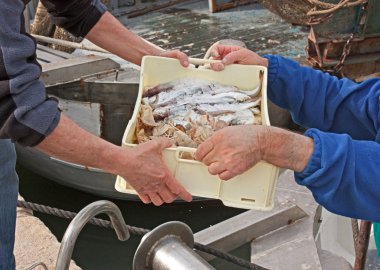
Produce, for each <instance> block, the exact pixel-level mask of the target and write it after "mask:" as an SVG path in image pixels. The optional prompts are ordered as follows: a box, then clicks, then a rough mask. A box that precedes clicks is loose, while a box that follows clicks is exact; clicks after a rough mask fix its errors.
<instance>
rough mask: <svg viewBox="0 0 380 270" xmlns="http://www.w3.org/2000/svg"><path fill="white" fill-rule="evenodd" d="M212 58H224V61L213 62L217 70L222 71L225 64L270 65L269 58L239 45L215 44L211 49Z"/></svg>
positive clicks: (212, 66) (214, 68) (213, 67)
mask: <svg viewBox="0 0 380 270" xmlns="http://www.w3.org/2000/svg"><path fill="white" fill-rule="evenodd" d="M210 55H211V57H212V59H215V60H222V63H216V64H211V68H212V69H213V70H215V71H221V70H223V69H224V67H225V65H230V64H242V65H259V66H265V67H268V60H267V59H266V58H263V57H261V56H259V55H258V54H257V53H254V52H253V51H250V50H248V49H245V48H242V47H239V46H226V45H218V44H217V45H215V46H213V47H211V49H210Z"/></svg>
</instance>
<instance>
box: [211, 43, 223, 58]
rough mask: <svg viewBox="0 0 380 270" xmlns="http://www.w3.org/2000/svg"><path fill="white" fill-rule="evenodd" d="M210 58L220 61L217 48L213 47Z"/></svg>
mask: <svg viewBox="0 0 380 270" xmlns="http://www.w3.org/2000/svg"><path fill="white" fill-rule="evenodd" d="M210 56H211V57H213V59H220V58H221V56H220V54H219V51H218V46H214V47H213V48H212V49H211V52H210Z"/></svg>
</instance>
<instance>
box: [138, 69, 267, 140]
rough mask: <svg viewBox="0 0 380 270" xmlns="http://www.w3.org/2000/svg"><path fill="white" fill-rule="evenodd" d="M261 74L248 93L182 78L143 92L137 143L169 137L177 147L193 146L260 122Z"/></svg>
mask: <svg viewBox="0 0 380 270" xmlns="http://www.w3.org/2000/svg"><path fill="white" fill-rule="evenodd" d="M263 77H264V73H263V72H260V74H259V84H258V85H257V86H256V87H255V88H254V89H252V90H246V91H243V90H240V89H239V88H237V87H236V86H229V85H223V84H219V83H215V82H212V81H207V80H203V79H197V78H182V79H179V80H175V81H171V82H168V83H163V84H160V85H157V86H154V87H151V88H149V89H147V90H146V91H145V92H144V95H143V98H142V102H141V103H142V105H141V110H140V116H139V119H138V121H137V123H138V124H137V126H136V136H137V139H138V141H139V142H143V141H146V140H149V139H153V138H157V137H168V138H172V139H173V141H174V144H175V145H177V146H188V147H197V146H198V145H199V144H200V143H202V142H203V141H205V140H206V139H207V138H209V137H210V136H212V134H213V133H214V132H215V131H217V130H220V129H222V128H224V127H227V126H231V125H252V124H260V123H261V111H260V107H259V106H260V102H261V97H260V93H261V91H262V86H263Z"/></svg>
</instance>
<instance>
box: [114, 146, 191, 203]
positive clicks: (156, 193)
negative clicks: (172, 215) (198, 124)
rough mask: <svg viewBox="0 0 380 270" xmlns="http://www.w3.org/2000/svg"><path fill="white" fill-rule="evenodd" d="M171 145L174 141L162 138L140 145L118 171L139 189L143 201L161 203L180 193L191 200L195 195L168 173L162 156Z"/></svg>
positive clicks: (171, 199) (169, 201) (169, 200)
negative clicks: (122, 168)
mask: <svg viewBox="0 0 380 270" xmlns="http://www.w3.org/2000/svg"><path fill="white" fill-rule="evenodd" d="M171 145H172V142H171V140H169V139H166V138H162V139H161V138H160V139H156V140H153V141H149V142H146V143H143V144H140V145H139V146H137V147H136V148H135V149H133V150H132V151H133V152H132V156H128V160H124V164H125V163H127V166H125V168H124V172H123V173H119V174H120V175H121V176H122V177H124V179H125V180H127V181H128V183H129V184H130V185H131V186H132V187H133V188H134V189H135V190H136V191H137V193H138V195H139V197H140V199H141V200H142V201H143V202H144V203H150V202H153V204H154V205H157V206H159V205H161V204H163V203H164V202H166V203H171V202H173V201H174V200H175V199H176V198H177V196H179V197H181V198H182V199H183V200H185V201H188V202H190V201H191V200H192V197H191V195H190V193H188V192H187V191H186V190H185V188H184V187H183V186H182V185H180V184H179V183H178V182H177V180H176V179H175V178H174V177H173V175H172V174H171V173H170V172H169V170H168V168H167V167H166V166H165V164H164V162H163V159H162V150H163V149H165V148H167V147H170V146H171Z"/></svg>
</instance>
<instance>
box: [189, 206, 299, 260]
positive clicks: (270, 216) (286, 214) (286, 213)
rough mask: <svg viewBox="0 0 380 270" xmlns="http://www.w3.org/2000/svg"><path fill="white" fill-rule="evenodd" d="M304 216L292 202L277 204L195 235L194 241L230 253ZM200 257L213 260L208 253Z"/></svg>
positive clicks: (252, 211)
mask: <svg viewBox="0 0 380 270" xmlns="http://www.w3.org/2000/svg"><path fill="white" fill-rule="evenodd" d="M306 216H307V214H306V213H305V212H304V211H303V210H302V209H301V208H299V207H298V206H296V205H295V204H293V203H284V204H278V205H276V207H275V208H274V209H273V210H272V211H268V212H267V211H254V210H250V211H247V212H245V213H242V214H240V215H237V216H235V217H233V218H230V219H227V220H225V221H223V222H221V223H218V224H216V225H214V226H212V227H210V228H208V229H205V230H203V231H200V232H198V233H196V234H195V235H194V236H195V241H196V242H198V243H201V244H203V245H207V246H210V247H213V248H217V249H219V250H222V251H230V250H233V249H235V248H237V247H240V246H242V245H244V244H245V243H248V242H250V241H252V240H253V239H255V238H258V237H260V236H263V235H265V234H267V233H270V232H272V231H275V230H277V229H279V228H281V227H284V226H286V225H288V224H289V223H291V222H293V221H296V220H299V219H302V218H304V217H306ZM201 255H202V256H203V257H204V258H205V259H206V260H211V259H212V258H213V257H212V256H210V255H207V254H201Z"/></svg>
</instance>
